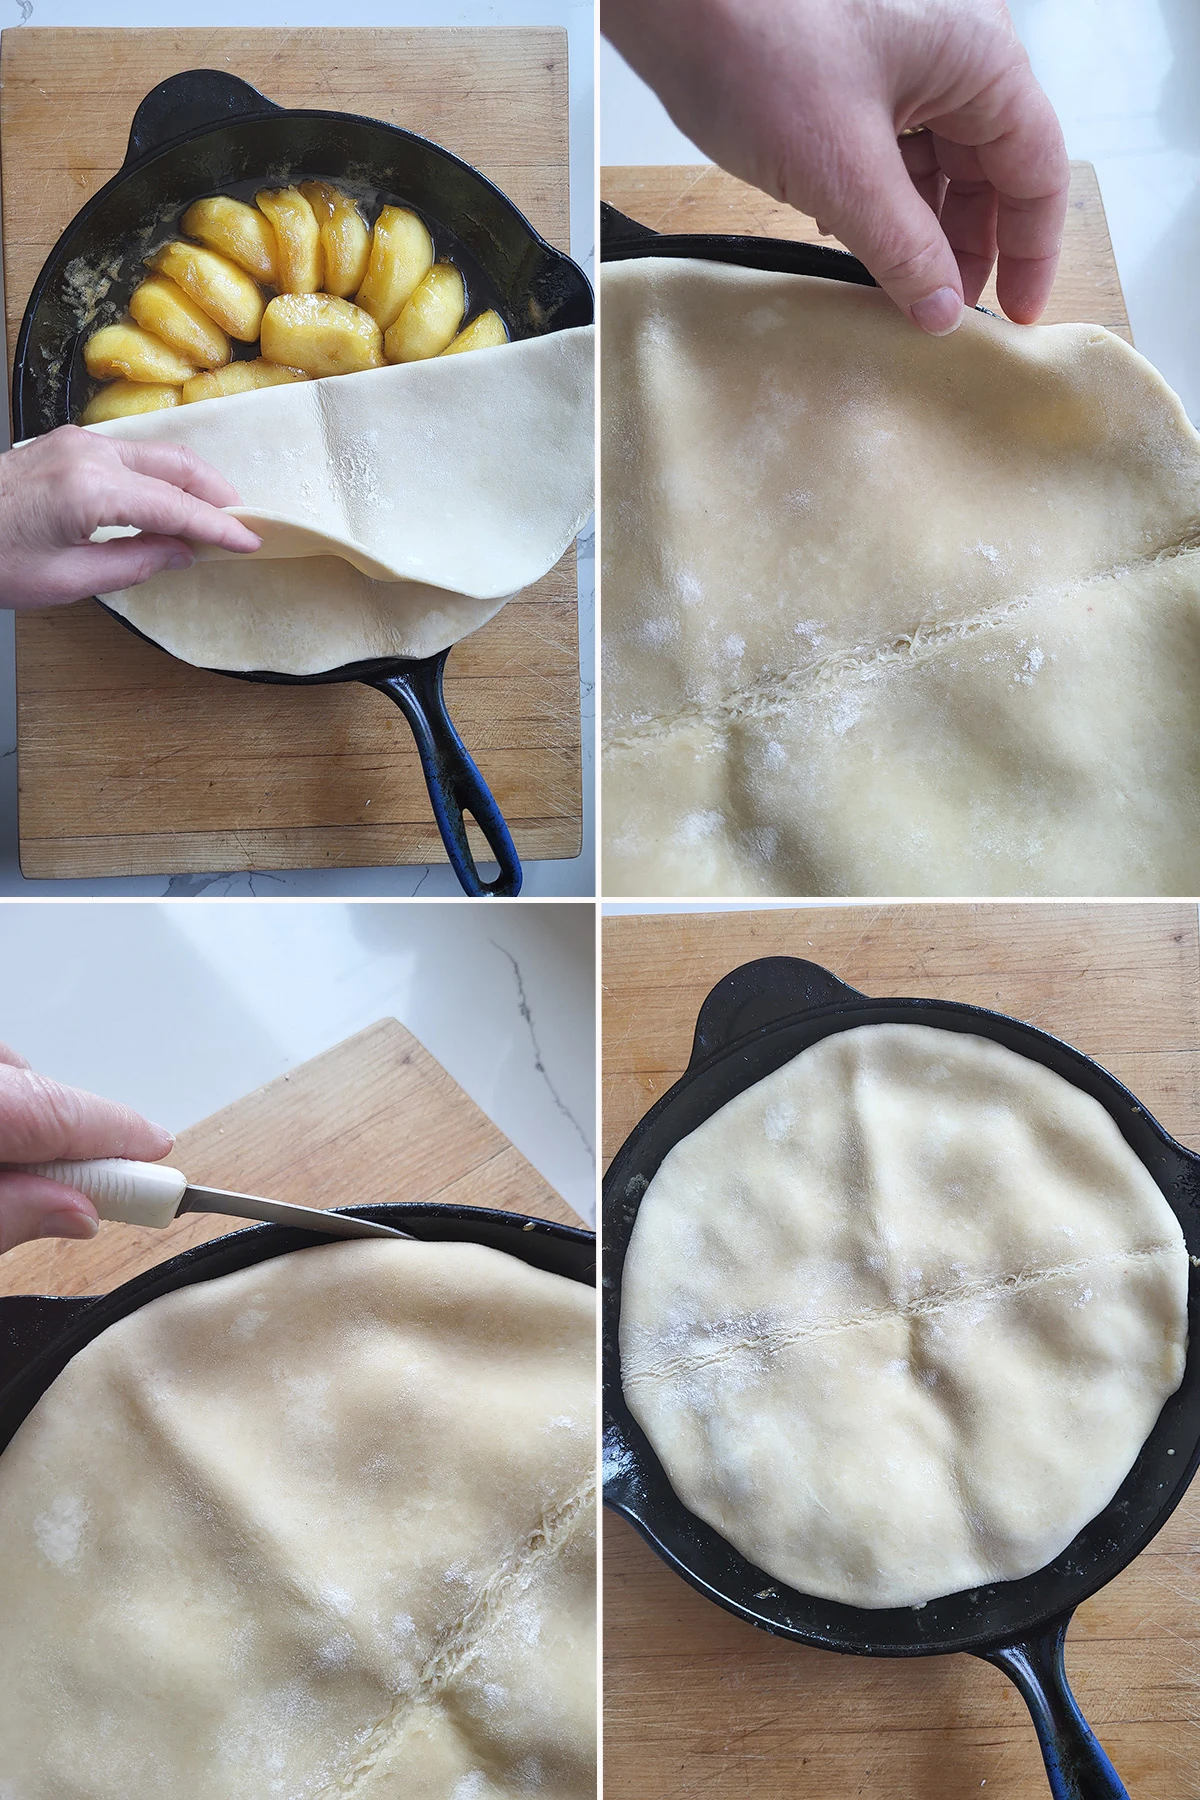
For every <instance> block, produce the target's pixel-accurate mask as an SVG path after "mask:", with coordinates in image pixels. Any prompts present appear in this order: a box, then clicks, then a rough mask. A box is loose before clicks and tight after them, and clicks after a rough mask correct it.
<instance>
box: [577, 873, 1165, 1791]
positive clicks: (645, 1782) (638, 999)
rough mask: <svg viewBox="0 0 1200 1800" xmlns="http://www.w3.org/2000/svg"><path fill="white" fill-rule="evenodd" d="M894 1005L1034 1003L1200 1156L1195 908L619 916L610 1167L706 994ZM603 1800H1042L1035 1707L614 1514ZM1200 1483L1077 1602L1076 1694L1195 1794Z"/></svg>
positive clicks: (1132, 1784) (1097, 1725) (1109, 1739)
mask: <svg viewBox="0 0 1200 1800" xmlns="http://www.w3.org/2000/svg"><path fill="white" fill-rule="evenodd" d="M780 955H785V956H801V957H807V958H809V959H811V960H812V961H814V962H818V963H821V964H823V965H824V966H825V967H827V968H829V969H831V970H832V971H833V972H834V973H835V974H836V975H838V976H840V977H841V978H842V980H844V981H846V982H848V983H850V985H851V986H853V987H857V988H861V989H862V990H863V991H864V992H866V993H869V994H871V995H874V996H878V997H882V996H886V995H910V994H916V995H928V996H937V997H939V998H943V999H948V1000H960V1001H970V1002H973V1003H974V1004H976V1005H981V1006H987V1007H993V1008H996V1009H998V1010H1000V1011H1003V1012H1008V1013H1012V1014H1015V1015H1016V1016H1017V1017H1018V1018H1022V1019H1026V1020H1028V1021H1029V1022H1030V1023H1031V1024H1034V1025H1037V1026H1040V1027H1041V1028H1042V1029H1043V1030H1047V1031H1051V1032H1054V1033H1056V1034H1058V1035H1059V1036H1061V1037H1063V1038H1066V1039H1068V1040H1069V1041H1070V1042H1071V1043H1073V1044H1075V1045H1077V1046H1078V1047H1079V1048H1080V1049H1081V1050H1084V1051H1086V1052H1087V1053H1088V1054H1089V1055H1091V1056H1094V1057H1096V1058H1097V1060H1098V1061H1099V1062H1101V1063H1102V1064H1103V1065H1104V1066H1105V1067H1106V1068H1108V1069H1110V1070H1112V1072H1113V1073H1114V1074H1115V1075H1117V1076H1118V1077H1119V1078H1120V1079H1121V1080H1122V1081H1124V1082H1126V1083H1127V1084H1128V1085H1129V1086H1130V1087H1131V1088H1132V1089H1133V1091H1134V1092H1135V1093H1136V1094H1137V1095H1138V1096H1139V1097H1140V1098H1141V1099H1142V1100H1143V1101H1145V1103H1146V1105H1147V1106H1148V1107H1149V1109H1150V1111H1151V1112H1152V1113H1153V1114H1154V1115H1155V1116H1156V1117H1157V1118H1158V1119H1159V1121H1160V1122H1161V1123H1162V1124H1163V1125H1164V1126H1165V1127H1166V1129H1167V1130H1168V1131H1170V1132H1173V1133H1174V1134H1175V1135H1176V1136H1177V1137H1179V1138H1181V1139H1182V1141H1183V1142H1184V1143H1186V1144H1189V1145H1191V1146H1192V1147H1194V1148H1200V934H1198V930H1197V917H1196V909H1195V907H1194V906H1187V905H1180V904H1177V903H1162V904H1155V903H1145V904H1132V905H1126V904H1119V905H1104V904H1097V905H1090V906H1089V905H1075V904H1059V905H1055V904H1036V903H1035V904H1030V905H1008V906H1005V905H967V904H964V905H960V906H953V905H941V906H938V905H925V906H876V907H862V906H831V907H805V908H800V909H791V908H788V909H782V910H771V911H767V910H761V911H751V912H728V913H688V914H660V915H648V916H635V917H629V916H622V917H613V918H608V919H606V920H605V921H604V925H603V996H604V1144H605V1160H606V1162H607V1161H608V1160H609V1159H610V1158H611V1157H612V1155H613V1154H614V1153H615V1151H616V1150H617V1149H618V1148H619V1146H620V1144H621V1142H622V1141H623V1139H624V1137H625V1136H626V1134H627V1133H628V1131H629V1129H630V1128H631V1127H632V1125H633V1124H634V1123H635V1122H636V1121H637V1119H638V1118H640V1117H641V1115H642V1113H643V1112H645V1110H646V1108H647V1107H648V1106H649V1105H650V1104H651V1103H652V1102H653V1101H654V1100H655V1099H657V1098H658V1097H659V1095H661V1094H662V1093H663V1092H664V1091H665V1090H666V1088H667V1087H669V1086H670V1084H671V1083H672V1082H673V1081H674V1080H675V1079H676V1078H677V1077H678V1075H679V1074H680V1073H681V1072H682V1070H683V1068H684V1067H685V1065H686V1062H687V1058H688V1054H689V1051H690V1047H691V1037H692V1031H693V1028H694V1026H695V1021H696V1014H697V1011H698V1010H699V1007H700V1003H701V1001H702V1000H703V998H704V996H705V995H706V994H707V993H708V991H709V989H710V988H711V987H712V986H713V984H714V983H715V982H716V981H717V980H719V978H720V977H721V976H722V975H724V974H726V973H728V971H729V970H730V969H733V968H736V967H737V965H738V964H739V963H743V962H746V961H749V960H751V959H752V958H755V957H759V956H780ZM604 1580H605V1597H604V1605H605V1624H604V1656H605V1787H604V1792H605V1796H606V1800H682V1797H683V1796H685V1795H686V1796H687V1800H735V1797H736V1800H744V1796H746V1795H753V1797H754V1800H851V1796H856V1797H861V1800H968V1796H975V1795H979V1796H981V1800H989V1797H990V1796H993V1795H994V1796H996V1800H1001V1797H1002V1800H1046V1795H1047V1792H1048V1789H1047V1784H1046V1778H1045V1774H1044V1772H1043V1769H1042V1764H1041V1758H1040V1756H1039V1754H1038V1750H1037V1744H1036V1741H1035V1738H1034V1734H1033V1730H1032V1727H1031V1725H1030V1723H1029V1717H1028V1714H1027V1713H1026V1711H1025V1708H1024V1706H1023V1705H1022V1703H1021V1701H1020V1699H1019V1698H1018V1696H1017V1694H1016V1691H1015V1690H1014V1689H1013V1688H1012V1687H1011V1686H1010V1685H1009V1683H1008V1681H1007V1680H1006V1679H1005V1677H1004V1676H1003V1675H1001V1674H1000V1673H999V1671H998V1670H995V1669H992V1668H991V1667H989V1666H988V1665H986V1664H984V1663H982V1662H979V1661H977V1660H976V1659H974V1658H973V1657H969V1656H950V1657H931V1658H927V1659H921V1660H918V1661H913V1662H888V1661H883V1660H870V1659H865V1658H858V1657H843V1656H836V1655H832V1654H829V1653H826V1652H822V1651H818V1650H809V1649H806V1648H803V1647H800V1646H797V1645H793V1644H788V1643H784V1642H782V1641H780V1640H778V1639H775V1638H772V1637H770V1636H768V1634H767V1633H766V1632H763V1631H758V1630H756V1629H755V1628H754V1627H753V1626H750V1625H746V1624H743V1623H742V1622H741V1621H740V1620H737V1619H734V1618H732V1617H731V1616H730V1615H729V1614H727V1613H725V1612H723V1611H722V1610H721V1609H720V1608H719V1607H717V1606H714V1605H713V1604H711V1603H710V1602H708V1601H706V1600H704V1599H702V1598H701V1596H700V1595H699V1594H697V1593H695V1592H694V1591H693V1590H692V1589H691V1588H690V1587H688V1586H687V1584H686V1583H685V1582H683V1581H681V1580H680V1579H679V1578H678V1577H677V1576H676V1575H673V1574H672V1573H671V1571H670V1570H669V1569H668V1568H667V1567H666V1565H665V1564H664V1563H662V1562H660V1560H659V1559H658V1558H657V1557H656V1556H655V1555H654V1554H653V1552H652V1551H651V1550H649V1549H648V1548H647V1547H646V1545H645V1544H643V1542H642V1540H641V1539H640V1538H639V1537H637V1536H636V1534H635V1533H634V1532H633V1530H632V1529H631V1528H630V1527H629V1526H627V1525H626V1524H625V1523H624V1521H622V1520H619V1519H615V1518H613V1516H612V1515H611V1514H605V1522H604ZM1198 1639H1200V1488H1193V1490H1192V1493H1191V1494H1190V1495H1189V1497H1188V1498H1187V1499H1186V1500H1185V1501H1184V1503H1183V1505H1182V1506H1181V1507H1180V1508H1179V1509H1178V1511H1177V1512H1176V1513H1175V1514H1174V1516H1173V1517H1172V1518H1171V1520H1170V1521H1169V1522H1168V1524H1167V1525H1166V1526H1165V1528H1164V1529H1163V1531H1162V1532H1161V1533H1160V1534H1159V1536H1158V1537H1157V1538H1156V1539H1155V1540H1154V1542H1153V1544H1152V1545H1151V1547H1150V1548H1149V1549H1148V1550H1147V1551H1145V1552H1144V1553H1143V1555H1141V1556H1140V1557H1138V1558H1137V1560H1136V1561H1135V1562H1134V1563H1133V1564H1131V1566H1130V1567H1129V1568H1128V1569H1127V1570H1125V1572H1124V1573H1123V1574H1122V1575H1121V1576H1119V1577H1118V1578H1117V1580H1116V1581H1114V1582H1113V1583H1112V1584H1111V1585H1110V1586H1109V1587H1107V1588H1105V1589H1104V1590H1103V1591H1102V1592H1101V1593H1099V1594H1098V1595H1096V1597H1095V1598H1094V1599H1092V1600H1090V1601H1088V1602H1087V1603H1086V1605H1084V1606H1083V1607H1081V1608H1080V1610H1079V1613H1078V1614H1077V1616H1076V1620H1075V1623H1074V1625H1073V1626H1072V1628H1071V1634H1070V1637H1069V1639H1068V1644H1067V1666H1068V1673H1069V1675H1070V1677H1071V1681H1072V1684H1073V1686H1074V1689H1075V1693H1076V1695H1077V1697H1078V1699H1079V1701H1080V1704H1081V1705H1082V1707H1083V1710H1084V1712H1085V1713H1086V1715H1087V1717H1088V1718H1089V1720H1090V1721H1091V1724H1092V1726H1093V1728H1094V1729H1095V1730H1096V1732H1097V1734H1098V1735H1099V1737H1100V1738H1101V1740H1102V1742H1103V1743H1104V1746H1105V1748H1106V1749H1107V1751H1108V1752H1109V1755H1110V1756H1111V1757H1112V1759H1113V1761H1114V1763H1115V1764H1116V1767H1117V1769H1118V1771H1119V1772H1120V1774H1121V1776H1122V1777H1123V1779H1124V1781H1125V1783H1126V1785H1127V1787H1128V1789H1129V1792H1130V1795H1131V1796H1132V1800H1190V1797H1191V1796H1195V1795H1196V1794H1198V1793H1200V1654H1198Z"/></svg>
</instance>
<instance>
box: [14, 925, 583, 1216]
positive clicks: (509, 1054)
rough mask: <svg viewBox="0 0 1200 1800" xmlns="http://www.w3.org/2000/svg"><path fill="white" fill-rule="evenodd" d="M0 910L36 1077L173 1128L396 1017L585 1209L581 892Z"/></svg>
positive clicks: (19, 1040) (25, 1047) (20, 1027)
mask: <svg viewBox="0 0 1200 1800" xmlns="http://www.w3.org/2000/svg"><path fill="white" fill-rule="evenodd" d="M3 925H4V952H5V953H4V958H3V963H2V964H0V1036H2V1037H3V1038H4V1039H5V1040H6V1041H7V1042H8V1043H9V1044H11V1045H12V1046H13V1047H14V1048H15V1049H17V1050H19V1051H20V1052H21V1053H22V1055H24V1056H26V1057H28V1058H29V1061H30V1062H31V1063H32V1064H33V1066H34V1068H35V1069H37V1070H39V1071H40V1072H41V1073H42V1074H45V1075H50V1076H53V1077H55V1078H56V1079H57V1080H60V1081H66V1082H70V1083H72V1084H74V1085H75V1086H78V1087H85V1088H90V1089H92V1090H93V1091H95V1092H100V1093H104V1094H109V1095H111V1096H113V1097H114V1098H116V1099H120V1100H124V1101H126V1102H128V1104H129V1105H131V1106H135V1107H137V1109H138V1110H139V1111H140V1112H142V1113H144V1114H146V1115H147V1116H148V1117H149V1118H152V1119H155V1120H157V1121H158V1122H159V1123H161V1124H163V1125H165V1126H167V1128H168V1129H169V1130H171V1131H181V1130H182V1129H183V1128H184V1126H186V1125H191V1124H194V1123H195V1122H196V1121H197V1120H198V1119H202V1118H205V1117H206V1116H207V1115H208V1114H209V1113H211V1112H214V1111H215V1110H216V1109H217V1108H218V1107H221V1106H225V1105H227V1104H228V1103H229V1102H230V1101H231V1100H236V1099H238V1098H239V1097H240V1096H241V1095H242V1094H246V1093H249V1092H250V1091H251V1090H252V1089H254V1088H256V1087H259V1086H261V1084H262V1083H263V1082H266V1081H271V1080H273V1079H274V1078H275V1076H277V1075H281V1074H283V1073H284V1071H285V1070H287V1069H290V1068H293V1067H294V1066H295V1065H296V1064H297V1063H300V1062H304V1061H305V1060H306V1059H307V1058H309V1057H311V1056H316V1055H317V1054H318V1053H319V1052H320V1051H322V1050H327V1049H329V1048H330V1046H331V1045H333V1044H337V1043H340V1042H341V1041H342V1039H343V1038H347V1037H350V1036H351V1035H352V1034H353V1033H354V1032H356V1031H361V1030H362V1029H363V1028H364V1027H365V1026H367V1025H370V1024H373V1023H374V1022H375V1020H376V1019H381V1018H389V1017H390V1018H396V1019H399V1020H400V1021H401V1022H402V1023H403V1024H404V1025H406V1026H407V1027H408V1029H409V1030H410V1031H411V1032H412V1033H413V1035H414V1036H415V1037H417V1038H419V1040H420V1041H421V1043H422V1044H423V1045H424V1046H425V1048H426V1049H427V1050H428V1051H429V1052H430V1053H431V1055H433V1056H435V1057H436V1058H437V1060H438V1061H439V1062H440V1063H441V1064H442V1065H443V1067H445V1068H446V1069H447V1070H448V1071H449V1073H450V1074H451V1075H452V1076H453V1077H454V1079H455V1080H456V1081H457V1082H458V1083H459V1085H460V1086H461V1087H463V1088H464V1089H465V1090H466V1092H467V1093H468V1094H469V1095H470V1096H471V1098H472V1099H473V1100H474V1101H475V1102H476V1104H477V1105H478V1106H480V1107H481V1108H482V1109H483V1111H484V1112H485V1113H486V1114H487V1115H488V1117H489V1118H490V1119H492V1120H493V1121H494V1122H495V1123H496V1124H497V1125H498V1126H499V1128H500V1129H501V1131H503V1132H504V1133H505V1135H506V1136H507V1137H508V1138H510V1139H511V1140H512V1142H513V1143H514V1144H515V1145H516V1146H517V1148H518V1150H520V1151H521V1153H522V1154H523V1155H524V1156H526V1157H528V1159H529V1161H530V1162H531V1163H533V1165H534V1166H535V1168H537V1169H538V1170H540V1172H541V1173H542V1174H543V1175H544V1176H545V1178H546V1180H547V1181H548V1182H549V1183H550V1185H551V1186H552V1187H553V1188H554V1189H555V1190H556V1191H557V1192H558V1193H559V1194H561V1195H562V1197H563V1198H564V1200H566V1201H567V1203H568V1205H570V1206H572V1207H574V1209H575V1210H576V1212H578V1213H579V1215H580V1217H581V1218H583V1219H585V1220H586V1221H587V1222H589V1223H590V1222H591V1221H592V1220H593V1219H594V1218H595V1195H596V1162H595V1144H596V1062H595V1054H596V1030H595V968H594V954H595V908H594V907H593V906H591V905H589V904H588V903H587V902H574V903H572V902H570V901H567V902H564V903H561V904H556V903H554V902H539V903H536V904H534V905H523V904H521V903H520V902H504V901H500V902H497V903H496V904H495V905H493V906H489V907H478V906H472V905H470V904H469V903H468V902H466V901H460V902H459V903H458V904H457V905H455V904H448V903H442V904H437V903H433V904H426V903H425V902H424V901H423V900H422V901H417V902H416V903H415V904H414V905H411V906H394V905H388V904H387V903H386V902H384V903H382V904H371V903H369V902H368V903H362V902H350V903H345V902H337V901H330V902H324V903H322V902H319V901H310V902H307V903H306V902H304V901H289V900H283V901H267V902H265V903H263V904H256V903H254V902H249V901H240V902H239V901H220V902H217V901H207V900H197V901H196V902H194V903H193V904H192V905H190V906H176V905H172V904H171V903H170V902H165V901H127V902H124V903H122V902H119V901H118V902H114V903H111V904H107V903H101V904H97V903H95V902H91V903H89V902H87V901H74V902H72V901H64V902H60V903H57V904H53V905H47V904H45V903H39V902H28V903H25V902H21V901H12V902H10V903H9V904H8V905H7V906H6V907H5V908H4V918H3ZM414 1129H415V1130H418V1131H419V1129H420V1121H419V1120H416V1121H414Z"/></svg>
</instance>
